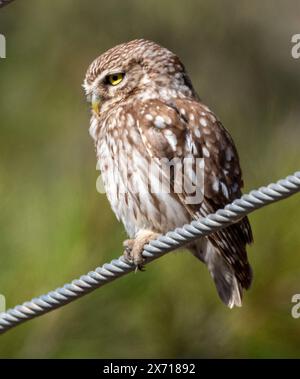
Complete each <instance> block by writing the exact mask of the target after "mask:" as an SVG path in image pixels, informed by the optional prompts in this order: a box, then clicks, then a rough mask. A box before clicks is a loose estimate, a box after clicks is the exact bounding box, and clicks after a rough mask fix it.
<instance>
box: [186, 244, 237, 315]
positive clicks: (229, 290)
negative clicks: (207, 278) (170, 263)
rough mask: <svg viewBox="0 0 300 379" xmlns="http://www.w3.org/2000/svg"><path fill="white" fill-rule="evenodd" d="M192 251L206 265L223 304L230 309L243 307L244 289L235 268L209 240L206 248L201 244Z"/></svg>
mask: <svg viewBox="0 0 300 379" xmlns="http://www.w3.org/2000/svg"><path fill="white" fill-rule="evenodd" d="M203 242H204V241H203ZM197 245H198V244H197ZM191 250H192V251H193V253H194V255H195V256H196V257H197V258H199V259H200V260H201V261H203V262H204V263H206V265H207V268H208V270H209V272H210V274H211V276H212V278H213V280H214V282H215V285H216V288H217V291H218V294H219V296H220V298H221V300H222V301H223V303H225V304H226V305H227V306H228V307H229V308H233V307H234V306H237V307H241V306H242V296H243V289H242V286H241V284H240V283H239V281H238V279H237V277H236V275H235V273H234V270H233V267H232V266H230V264H229V263H228V262H227V261H226V260H225V259H224V258H223V257H222V255H221V254H220V253H219V252H218V250H217V249H216V248H215V247H214V246H213V245H212V244H211V243H210V242H209V241H208V240H206V241H205V246H203V243H201V246H196V247H195V248H194V249H191Z"/></svg>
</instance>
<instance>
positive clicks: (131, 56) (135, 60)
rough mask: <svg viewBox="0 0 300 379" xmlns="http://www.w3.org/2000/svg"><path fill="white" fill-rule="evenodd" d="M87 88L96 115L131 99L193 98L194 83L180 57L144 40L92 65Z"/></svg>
mask: <svg viewBox="0 0 300 379" xmlns="http://www.w3.org/2000/svg"><path fill="white" fill-rule="evenodd" d="M83 87H84V89H85V92H86V95H87V97H88V101H90V102H91V103H92V108H93V110H94V112H95V113H99V110H100V105H101V108H102V109H104V108H107V107H110V106H112V105H114V104H115V103H117V102H120V101H124V100H125V99H127V98H129V96H136V97H137V98H139V99H141V100H143V99H144V100H148V99H150V98H162V99H164V100H166V101H167V100H168V99H169V98H172V97H191V96H193V95H194V90H193V88H192V84H191V82H190V80H189V78H188V75H187V74H186V71H185V69H184V66H183V64H182V63H181V61H180V60H179V58H178V57H177V56H176V55H175V54H173V53H172V52H171V51H169V50H168V49H166V48H164V47H161V46H160V45H158V44H156V43H154V42H152V41H147V40H143V39H139V40H133V41H130V42H127V43H124V44H121V45H118V46H115V47H113V48H112V49H110V50H108V51H106V52H105V53H103V54H102V55H100V56H99V57H98V58H96V59H95V60H94V61H93V62H92V64H91V65H90V66H89V68H88V70H87V73H86V77H85V80H84V84H83Z"/></svg>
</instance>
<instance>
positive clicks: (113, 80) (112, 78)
mask: <svg viewBox="0 0 300 379" xmlns="http://www.w3.org/2000/svg"><path fill="white" fill-rule="evenodd" d="M123 78H124V74H122V73H119V74H112V75H108V76H107V81H108V83H109V84H111V85H112V86H116V85H117V84H119V83H121V81H122V80H123Z"/></svg>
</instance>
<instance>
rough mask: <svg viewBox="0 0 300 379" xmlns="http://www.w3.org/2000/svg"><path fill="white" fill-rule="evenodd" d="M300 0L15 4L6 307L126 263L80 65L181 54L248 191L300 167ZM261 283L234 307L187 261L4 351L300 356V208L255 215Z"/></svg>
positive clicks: (2, 175)
mask: <svg viewBox="0 0 300 379" xmlns="http://www.w3.org/2000/svg"><path fill="white" fill-rule="evenodd" d="M299 11H300V4H299V2H298V1H291V0H289V1H281V0H280V1H276V2H273V1H271V0H270V1H259V0H254V1H251V2H250V1H245V0H244V1H239V2H237V1H226V2H223V1H209V2H208V1H199V0H198V1H196V0H186V1H181V0H164V1H158V0H145V1H139V0H124V1H117V0H110V1H99V0H89V1H81V0H52V1H46V0H27V1H20V0H16V1H15V2H13V3H12V4H10V5H8V6H7V7H4V8H3V9H1V10H0V33H2V34H4V35H5V36H6V39H7V58H6V59H1V60H0V86H1V87H0V262H1V263H0V293H2V294H4V295H5V296H6V299H7V306H8V307H12V306H14V305H16V304H19V303H21V302H23V301H25V300H28V299H30V298H32V297H34V296H37V295H40V294H42V293H44V292H47V291H49V290H52V289H54V288H56V287H58V286H60V285H62V284H64V283H65V282H67V281H70V280H72V279H73V278H75V277H78V276H80V275H81V274H83V273H86V272H88V271H89V270H91V269H93V268H95V267H96V266H97V265H100V264H102V263H104V262H106V261H109V260H111V259H112V258H115V257H118V256H119V255H120V253H121V250H122V249H121V244H122V241H123V239H124V238H125V232H124V230H123V227H122V225H120V224H119V223H118V222H117V221H116V219H115V217H114V215H113V213H112V211H111V209H110V206H109V204H108V202H107V200H106V197H105V195H100V194H99V193H97V192H96V179H97V177H98V175H99V173H98V172H97V171H96V160H95V156H94V149H93V143H92V140H91V138H90V137H89V135H88V124H89V109H88V104H87V103H86V101H85V98H84V94H83V91H82V88H81V84H82V81H83V77H84V74H85V71H86V68H87V66H88V65H89V63H90V62H91V61H92V60H93V59H94V58H95V57H96V56H98V55H99V54H100V53H102V52H103V51H105V50H106V49H108V48H110V47H112V46H114V45H116V44H118V43H120V42H123V41H127V40H130V39H134V38H141V37H143V38H148V39H152V40H155V41H157V42H159V43H161V44H163V45H165V46H166V47H168V48H170V49H171V50H173V51H175V52H177V53H178V55H179V56H180V57H181V58H182V60H183V61H184V63H185V65H186V67H187V69H188V71H189V73H190V75H191V77H192V79H193V82H194V85H195V87H196V88H197V90H198V93H199V94H200V96H201V97H202V99H204V100H205V102H206V103H207V104H209V105H210V107H211V108H212V109H213V110H214V111H215V112H216V113H217V114H218V116H219V117H220V119H221V120H222V121H223V123H224V125H225V127H227V129H228V130H229V131H230V132H231V134H232V135H233V137H234V140H235V142H236V145H237V147H238V150H239V152H240V158H241V164H242V167H243V172H244V179H245V190H246V191H247V190H250V189H252V188H255V187H257V186H260V185H263V184H267V183H269V182H271V181H275V180H277V179H279V178H281V177H284V176H286V175H288V174H289V173H292V172H294V171H296V170H299V168H300V147H299V146H300V127H299V125H300V107H299V96H300V95H299V93H300V75H299V73H300V60H295V59H293V58H292V57H291V48H292V44H291V36H292V35H293V34H295V33H300V24H299ZM250 220H251V223H252V225H253V230H254V236H255V244H254V245H253V246H252V247H251V248H249V256H250V260H251V262H252V265H253V268H254V272H255V279H254V283H253V287H252V289H251V290H250V291H249V292H247V293H246V295H245V298H244V306H243V308H241V309H234V310H231V311H230V310H229V309H227V308H226V307H225V306H224V305H223V304H222V303H221V302H220V301H219V299H218V297H217V294H216V291H215V288H214V285H213V283H212V280H211V279H210V277H209V274H208V272H207V270H206V268H205V267H204V266H203V265H202V264H200V263H197V262H196V261H195V260H194V258H193V257H192V256H191V255H190V254H189V253H186V252H177V253H173V254H169V255H168V256H166V257H164V258H162V259H160V260H158V261H156V262H155V263H153V264H151V265H149V266H148V267H147V271H146V272H145V273H138V274H136V275H134V274H131V275H129V276H126V277H125V278H122V279H120V280H118V281H116V282H114V283H111V284H110V285H108V286H106V287H103V288H102V289H100V290H98V291H96V292H94V293H93V294H90V295H89V296H87V297H85V298H83V299H81V300H78V301H76V302H75V303H74V304H70V305H68V306H66V307H65V308H63V309H61V310H57V311H55V312H53V313H50V314H48V315H46V316H43V317H41V318H39V319H36V320H33V321H30V322H29V323H27V324H24V325H22V326H19V327H18V328H16V329H14V330H11V331H9V332H8V333H7V334H5V335H3V336H1V337H0V356H1V357H9V358H10V357H17V358H33V357H37V358H57V357H58V358H76V357H77V358H79V357H85V358H87V357H93V358H137V357H139V358H167V357H168V358H175V357H176V358H180V357H182V358H183V357H194V358H195V357H219V358H223V357H299V356H300V343H299V341H300V319H298V320H296V319H293V318H292V317H291V308H292V303H291V298H292V295H293V294H295V293H300V233H299V225H300V197H299V196H295V197H293V198H291V199H288V200H286V201H283V202H281V203H278V204H277V205H272V206H270V207H268V208H266V209H263V210H261V211H258V212H256V213H254V214H252V215H251V216H250Z"/></svg>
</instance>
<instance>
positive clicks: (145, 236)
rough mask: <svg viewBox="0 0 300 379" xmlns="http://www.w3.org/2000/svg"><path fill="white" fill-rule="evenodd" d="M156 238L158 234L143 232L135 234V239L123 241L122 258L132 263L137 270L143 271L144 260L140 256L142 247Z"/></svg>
mask: <svg viewBox="0 0 300 379" xmlns="http://www.w3.org/2000/svg"><path fill="white" fill-rule="evenodd" d="M158 236H159V234H158V233H155V232H152V231H149V230H143V231H140V232H139V233H138V234H137V236H136V238H135V239H130V240H126V241H124V242H123V246H124V247H125V251H124V258H125V259H126V260H127V261H128V262H130V263H133V264H134V265H135V266H136V268H137V269H138V270H140V271H144V263H145V258H144V257H143V255H142V253H143V250H144V246H145V245H147V243H149V242H150V241H151V240H153V239H156V238H157V237H158Z"/></svg>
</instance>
